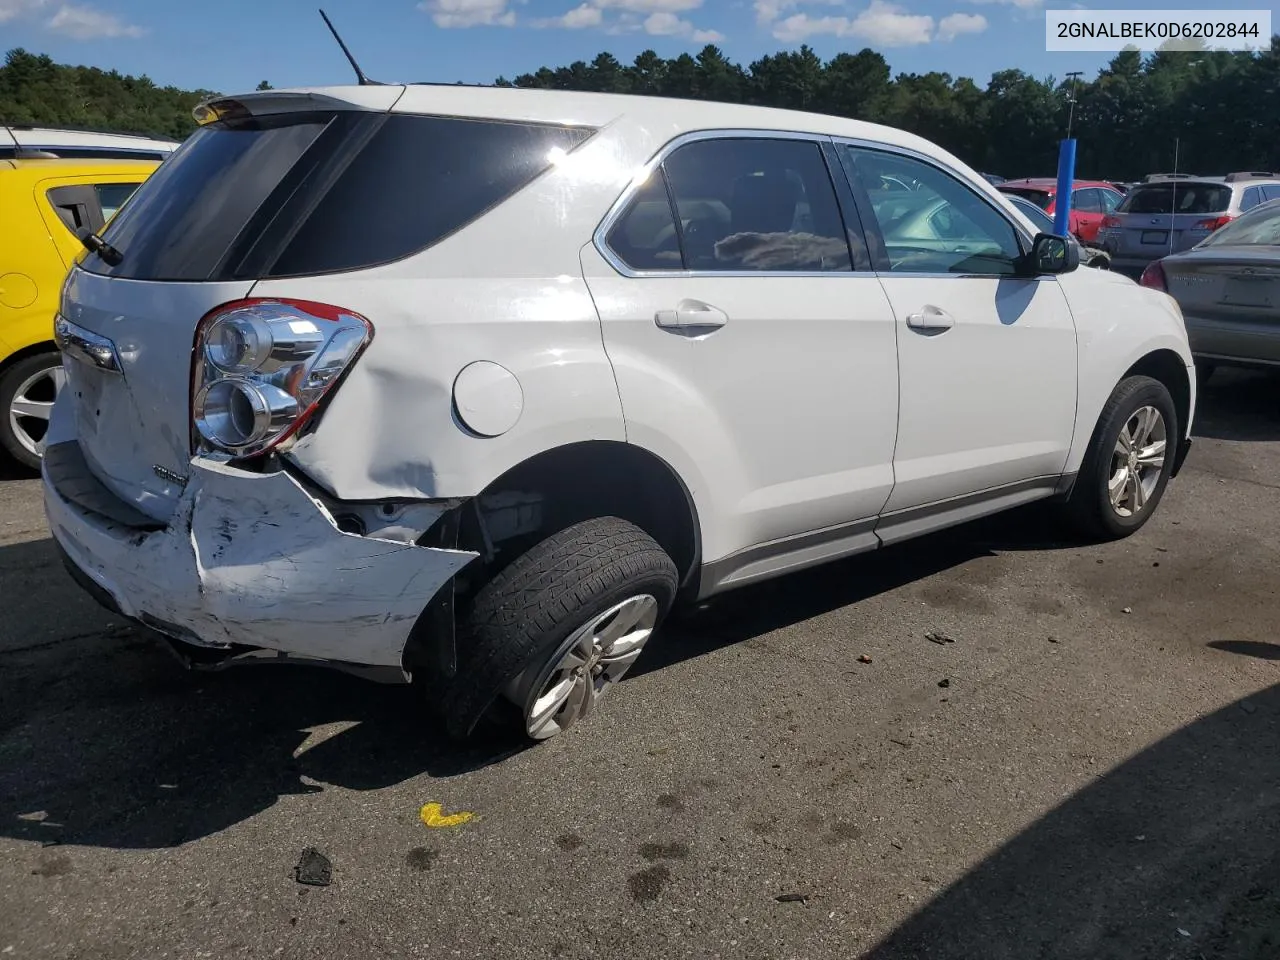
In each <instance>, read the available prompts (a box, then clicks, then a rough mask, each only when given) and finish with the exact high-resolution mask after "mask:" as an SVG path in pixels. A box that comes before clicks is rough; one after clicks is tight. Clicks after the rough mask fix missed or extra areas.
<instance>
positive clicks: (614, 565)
mask: <svg viewBox="0 0 1280 960" xmlns="http://www.w3.org/2000/svg"><path fill="white" fill-rule="evenodd" d="M678 587H679V575H678V573H677V571H676V566H675V564H674V563H673V562H672V561H671V558H670V557H669V556H668V555H667V554H666V552H665V551H664V550H663V549H662V548H661V547H660V546H658V544H657V543H655V542H654V540H653V539H652V538H651V537H650V536H649V535H648V534H646V533H645V532H644V531H643V530H641V529H640V528H639V527H636V526H635V525H634V524H631V523H628V522H627V521H626V520H621V519H619V518H617V517H598V518H595V519H592V520H585V521H583V522H581V523H577V524H574V525H573V526H571V527H568V528H566V529H564V530H561V531H559V532H558V533H556V534H554V535H552V536H550V537H548V538H547V539H545V540H543V541H541V542H540V543H537V544H535V545H534V546H533V547H531V548H530V549H529V550H528V551H526V552H525V553H524V554H522V555H521V556H519V557H517V558H516V559H515V560H514V561H512V562H511V563H510V564H509V565H508V566H506V567H505V568H504V569H503V570H502V571H501V572H499V573H498V574H497V575H496V576H495V577H494V578H493V579H492V580H490V581H489V582H488V583H486V584H485V585H484V586H482V587H481V588H480V589H479V590H478V591H477V592H476V595H475V597H474V598H473V599H472V600H471V602H470V603H469V604H468V605H467V606H466V609H465V610H464V611H462V614H461V618H460V622H459V624H458V657H459V664H458V673H457V677H456V679H455V680H454V681H453V683H452V684H451V685H450V687H449V689H448V691H447V692H446V694H445V696H444V702H443V703H442V704H441V706H442V707H443V712H444V720H445V724H446V726H447V728H448V732H449V734H450V736H452V737H454V738H457V739H462V738H465V737H467V736H469V735H470V734H471V732H472V730H473V729H474V728H475V725H476V723H477V721H479V719H480V718H481V716H482V715H484V714H485V712H486V710H488V711H490V717H491V718H493V717H495V716H496V717H499V718H500V721H501V723H502V724H503V725H504V726H506V727H507V728H508V730H510V729H511V728H513V727H514V729H515V730H517V731H518V732H519V733H520V735H521V736H522V737H527V734H526V731H525V725H524V716H523V711H521V710H518V709H516V708H514V707H511V705H510V704H508V703H507V702H506V701H505V699H500V697H499V695H500V692H501V691H502V689H503V688H504V687H505V686H507V685H508V684H509V683H511V682H512V681H514V680H515V679H516V678H517V677H520V676H521V674H524V673H525V671H533V672H537V670H538V669H540V668H541V667H542V666H543V665H546V664H549V662H550V660H551V658H552V657H553V656H556V655H557V653H558V652H559V651H560V648H561V647H562V646H563V645H564V644H565V642H566V641H567V640H568V638H569V637H570V636H572V634H573V633H574V632H575V631H576V630H578V629H579V628H580V627H582V626H584V625H585V624H587V623H589V622H590V620H591V619H592V618H594V617H597V616H599V615H600V614H602V613H604V612H605V611H608V610H609V609H610V608H611V607H613V606H614V605H615V604H618V603H620V602H622V601H623V600H625V599H627V598H628V597H632V596H636V595H638V594H649V595H651V596H653V597H654V598H655V599H656V600H657V602H658V622H659V623H661V621H662V618H663V617H664V616H665V615H666V613H667V612H668V611H669V610H670V609H671V605H672V604H673V603H674V601H675V597H676V591H677V589H678ZM508 708H509V709H508Z"/></svg>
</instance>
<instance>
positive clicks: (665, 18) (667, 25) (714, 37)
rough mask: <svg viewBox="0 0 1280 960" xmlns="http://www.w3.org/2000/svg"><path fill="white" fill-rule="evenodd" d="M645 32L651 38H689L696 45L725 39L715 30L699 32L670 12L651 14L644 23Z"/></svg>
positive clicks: (686, 21)
mask: <svg viewBox="0 0 1280 960" xmlns="http://www.w3.org/2000/svg"><path fill="white" fill-rule="evenodd" d="M644 32H645V33H647V34H649V35H650V36H651V37H688V38H689V39H690V40H693V41H694V42H696V43H716V42H717V41H720V40H723V39H724V35H723V34H721V33H718V32H716V31H715V30H699V29H698V28H697V27H695V26H694V25H693V24H692V23H690V22H689V21H688V20H683V19H681V18H680V17H677V16H676V15H675V14H674V13H671V12H670V11H668V10H659V11H657V12H656V13H651V14H649V16H648V17H647V18H646V19H645V21H644Z"/></svg>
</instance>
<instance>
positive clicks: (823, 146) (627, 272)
mask: <svg viewBox="0 0 1280 960" xmlns="http://www.w3.org/2000/svg"><path fill="white" fill-rule="evenodd" d="M744 139H746V140H800V141H805V142H808V143H813V144H815V145H816V146H817V147H818V148H819V150H820V152H821V154H822V159H823V162H824V163H825V164H826V167H827V176H828V177H829V178H830V180H831V187H832V190H833V191H834V192H835V195H836V204H837V206H838V207H839V209H840V216H841V219H842V220H843V222H844V226H845V241H846V243H847V244H848V245H849V247H850V251H849V252H850V258H851V261H852V263H853V269H852V270H806V271H799V270H777V271H774V270H689V269H683V270H637V269H636V268H635V267H632V266H630V265H628V264H627V263H625V262H624V261H623V260H622V259H621V258H620V257H619V256H618V255H617V254H616V253H614V251H613V250H612V249H611V248H610V247H609V233H610V231H611V230H613V228H614V226H615V225H616V224H617V223H618V221H619V220H621V219H622V218H623V217H624V216H625V215H626V214H627V211H628V210H629V209H630V208H631V203H632V201H633V200H634V199H635V195H636V194H637V193H638V192H639V191H640V189H641V188H642V187H643V186H644V184H645V183H646V182H647V181H648V179H649V178H650V177H651V176H653V174H654V172H655V171H659V170H661V169H662V167H663V165H664V164H665V163H666V161H667V159H668V158H669V157H670V156H671V155H672V154H673V153H675V152H676V151H677V150H679V149H680V148H681V147H683V146H686V145H688V144H690V143H697V142H700V141H707V140H744ZM831 143H832V138H831V136H830V135H828V134H823V133H808V132H802V131H797V130H772V129H767V128H758V129H746V128H743V129H738V128H724V129H715V130H695V131H690V132H688V133H683V134H681V135H680V136H678V137H674V138H672V139H671V140H668V141H667V142H666V143H664V144H663V145H662V146H661V147H660V148H659V149H658V151H657V153H655V154H654V155H653V156H652V157H651V158H650V159H649V160H648V162H647V163H645V165H644V166H643V167H642V168H641V170H640V173H638V174H637V175H636V177H635V178H634V179H633V180H632V181H631V182H630V183H629V184H627V186H626V188H625V189H624V190H623V191H622V193H621V194H619V196H618V198H617V199H616V200H615V201H614V202H613V204H612V206H610V208H609V211H608V212H607V213H606V214H605V216H604V218H603V219H602V220H601V221H600V223H599V224H598V225H597V226H596V229H595V232H594V233H593V234H592V236H591V243H592V245H593V246H594V247H595V248H596V251H597V252H598V253H599V254H600V256H601V257H603V258H604V260H605V262H607V263H608V264H609V266H611V267H613V269H614V270H616V271H617V272H618V273H619V274H621V275H622V276H624V277H629V278H633V279H639V278H645V277H723V278H729V277H801V278H809V277H813V278H816V277H850V276H855V277H856V276H863V277H866V276H873V275H874V269H873V268H872V267H868V266H865V265H864V266H861V267H860V266H859V265H858V264H859V258H858V256H857V251H856V248H855V247H854V245H853V242H852V240H853V235H852V234H851V227H850V222H849V219H848V217H847V215H846V212H845V209H844V206H843V202H842V201H843V198H842V196H841V189H840V187H841V182H842V180H841V176H840V174H841V172H842V168H833V167H832V165H831V157H830V156H829V155H828V147H829V146H830V145H831ZM663 180H664V182H665V184H666V190H667V202H668V203H669V204H670V205H671V207H672V216H673V217H674V219H675V224H676V231H677V236H678V237H679V240H680V260H681V264H682V265H684V264H686V263H687V261H686V260H685V253H684V231H683V228H682V223H681V220H680V215H679V210H678V208H677V207H676V203H675V197H674V195H673V193H672V188H671V183H670V179H669V178H668V177H666V174H665V172H663ZM863 236H864V237H866V233H865V231H864V234H863ZM863 263H864V264H865V257H864V258H863Z"/></svg>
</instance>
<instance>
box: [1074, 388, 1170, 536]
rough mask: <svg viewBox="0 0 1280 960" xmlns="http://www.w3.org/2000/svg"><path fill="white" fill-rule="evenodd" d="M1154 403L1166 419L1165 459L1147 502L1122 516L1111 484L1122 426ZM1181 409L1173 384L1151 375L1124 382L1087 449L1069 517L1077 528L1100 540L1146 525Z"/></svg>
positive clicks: (1165, 477) (1165, 476)
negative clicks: (1172, 391)
mask: <svg viewBox="0 0 1280 960" xmlns="http://www.w3.org/2000/svg"><path fill="white" fill-rule="evenodd" d="M1148 406H1150V407H1154V408H1155V409H1156V410H1158V411H1159V412H1160V415H1161V416H1162V417H1163V418H1164V425H1165V438H1166V439H1165V442H1166V445H1165V455H1164V464H1163V466H1161V468H1160V473H1159V475H1158V477H1157V479H1156V483H1155V486H1154V488H1153V489H1152V491H1151V493H1150V494H1149V495H1148V496H1147V498H1146V503H1145V504H1144V505H1143V506H1142V508H1141V509H1140V510H1138V511H1137V512H1134V513H1133V514H1132V515H1130V516H1123V515H1121V513H1119V512H1118V511H1117V510H1116V508H1115V507H1113V506H1112V505H1111V499H1110V496H1109V495H1108V490H1107V484H1108V482H1109V481H1110V479H1111V475H1112V460H1113V454H1114V451H1115V449H1116V444H1117V442H1118V441H1119V439H1120V431H1121V429H1122V428H1123V427H1125V426H1126V425H1127V424H1128V423H1129V421H1130V419H1131V418H1133V416H1134V415H1135V414H1136V413H1137V412H1138V411H1139V410H1140V409H1141V408H1143V407H1148ZM1180 429H1181V428H1180V426H1179V423H1178V411H1177V408H1176V407H1175V406H1174V403H1173V397H1172V396H1171V395H1170V394H1169V389H1168V388H1167V387H1166V386H1165V385H1164V384H1163V383H1161V382H1160V381H1159V380H1153V379H1152V378H1151V377H1143V376H1137V377H1128V378H1127V379H1125V380H1122V381H1120V383H1119V385H1117V386H1116V388H1115V390H1114V391H1112V393H1111V397H1110V399H1108V400H1107V403H1106V405H1105V406H1104V407H1103V408H1102V415H1101V416H1100V417H1099V418H1098V424H1097V426H1096V427H1095V428H1094V431H1093V437H1092V438H1091V439H1090V441H1089V448H1088V450H1087V451H1086V452H1085V456H1084V461H1083V463H1081V465H1080V472H1079V473H1078V474H1077V475H1076V482H1075V486H1074V488H1073V489H1072V491H1071V496H1070V498H1069V499H1068V501H1067V510H1066V514H1067V518H1068V520H1069V521H1070V523H1071V525H1072V526H1073V527H1074V528H1075V529H1076V531H1077V532H1079V533H1081V534H1083V535H1085V536H1087V537H1089V538H1091V539H1096V540H1118V539H1120V538H1122V537H1127V536H1129V535H1130V534H1132V533H1135V532H1136V531H1137V530H1139V529H1141V528H1142V526H1143V524H1145V523H1146V522H1147V521H1148V520H1149V519H1150V518H1151V515H1152V514H1153V513H1155V510H1156V507H1157V506H1159V504H1160V498H1161V497H1162V496H1164V490H1165V487H1166V486H1167V485H1168V483H1169V474H1170V473H1171V472H1172V470H1173V462H1174V456H1175V453H1176V451H1177V446H1178V442H1179V437H1180V433H1179V430H1180Z"/></svg>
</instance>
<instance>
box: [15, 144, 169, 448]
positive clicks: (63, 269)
mask: <svg viewBox="0 0 1280 960" xmlns="http://www.w3.org/2000/svg"><path fill="white" fill-rule="evenodd" d="M159 165H160V163H159V162H158V161H155V160H57V159H39V158H32V159H17V160H0V223H2V224H4V228H3V229H2V230H0V452H3V453H7V454H9V455H10V456H11V457H13V458H14V459H15V460H17V461H18V462H19V463H20V464H22V465H24V466H26V467H29V468H32V469H38V468H39V466H40V452H41V449H42V446H43V440H44V434H45V430H46V429H47V428H48V424H49V412H50V411H51V410H52V408H53V399H54V396H55V395H56V393H57V390H58V387H59V386H61V384H62V368H61V366H60V363H59V356H58V353H57V351H56V349H55V347H54V345H53V316H54V313H55V312H57V309H58V296H59V294H60V293H61V290H62V281H63V278H64V277H65V276H66V274H67V271H68V270H69V269H70V267H71V263H72V261H73V260H74V258H75V257H76V255H77V254H79V253H80V252H81V251H83V250H84V245H83V243H82V242H81V237H82V236H84V235H85V234H87V233H97V232H99V231H100V230H101V229H102V228H103V225H104V224H105V223H106V221H107V220H109V219H110V218H111V216H112V215H113V214H114V213H115V212H116V210H117V209H119V207H120V206H121V205H122V204H123V203H124V202H125V200H127V199H128V198H129V197H130V196H131V195H132V194H133V191H134V190H136V189H137V188H138V184H140V183H142V181H144V180H145V179H147V177H148V176H150V175H151V172H152V171H153V170H155V169H156V167H158V166H159Z"/></svg>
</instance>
